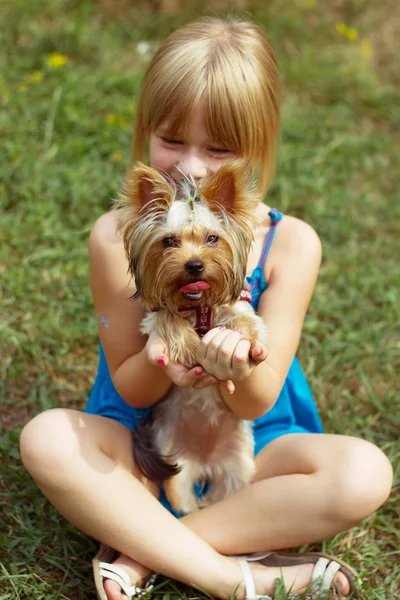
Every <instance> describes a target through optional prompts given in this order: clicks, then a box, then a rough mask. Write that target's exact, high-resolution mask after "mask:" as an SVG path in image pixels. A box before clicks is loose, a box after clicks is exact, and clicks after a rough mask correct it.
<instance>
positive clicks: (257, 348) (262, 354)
mask: <svg viewBox="0 0 400 600" xmlns="http://www.w3.org/2000/svg"><path fill="white" fill-rule="evenodd" d="M267 356H268V352H267V349H266V347H265V346H264V345H263V344H260V342H256V344H255V345H254V347H253V348H252V350H251V358H252V359H253V360H254V362H255V363H256V364H259V363H260V362H263V360H265V359H266V358H267Z"/></svg>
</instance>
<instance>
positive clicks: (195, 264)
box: [185, 260, 204, 275]
mask: <svg viewBox="0 0 400 600" xmlns="http://www.w3.org/2000/svg"><path fill="white" fill-rule="evenodd" d="M185 269H186V271H187V272H188V273H189V275H200V273H202V272H203V271H204V265H203V263H202V262H201V260H190V261H189V262H187V263H186V265H185Z"/></svg>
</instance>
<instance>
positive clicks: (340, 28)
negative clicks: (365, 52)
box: [336, 23, 347, 35]
mask: <svg viewBox="0 0 400 600" xmlns="http://www.w3.org/2000/svg"><path fill="white" fill-rule="evenodd" d="M336 31H337V32H338V33H341V34H342V35H346V31H347V27H346V25H345V24H344V23H336Z"/></svg>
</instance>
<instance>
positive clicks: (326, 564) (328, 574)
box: [311, 557, 340, 592]
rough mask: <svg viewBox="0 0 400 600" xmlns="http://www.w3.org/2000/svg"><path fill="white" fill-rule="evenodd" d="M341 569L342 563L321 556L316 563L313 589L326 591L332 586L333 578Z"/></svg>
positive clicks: (313, 574) (312, 577)
mask: <svg viewBox="0 0 400 600" xmlns="http://www.w3.org/2000/svg"><path fill="white" fill-rule="evenodd" d="M339 569H340V564H339V563H337V562H336V561H335V560H329V558H324V557H321V558H320V559H319V560H318V561H317V562H316V564H315V567H314V570H313V573H312V576H311V579H312V584H311V589H312V590H313V591H318V592H326V591H327V590H329V589H330V588H331V586H332V582H333V578H334V577H335V575H336V573H337V572H338V571H339Z"/></svg>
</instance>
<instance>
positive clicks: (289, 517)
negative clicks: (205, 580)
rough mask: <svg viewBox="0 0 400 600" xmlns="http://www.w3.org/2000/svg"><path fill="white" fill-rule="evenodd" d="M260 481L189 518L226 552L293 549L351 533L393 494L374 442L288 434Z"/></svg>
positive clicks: (262, 461) (265, 455) (272, 449)
mask: <svg viewBox="0 0 400 600" xmlns="http://www.w3.org/2000/svg"><path fill="white" fill-rule="evenodd" d="M256 464H257V471H256V475H255V477H254V483H253V484H252V485H251V486H249V487H248V488H245V489H243V490H241V491H239V492H238V493H237V494H235V495H234V496H231V497H230V498H228V499H226V500H224V501H223V502H220V503H218V504H214V505H213V506H210V507H208V508H205V509H203V510H201V511H199V512H196V513H192V514H190V515H188V516H186V517H184V518H183V519H182V520H183V522H184V523H185V525H187V526H188V527H190V529H192V531H195V532H196V533H197V534H198V535H200V536H201V537H202V538H203V539H204V540H206V541H207V542H208V543H209V544H210V545H211V546H212V547H213V548H215V549H216V550H218V552H221V553H223V554H237V553H248V552H255V551H259V550H277V549H283V548H292V547H296V546H301V545H303V544H308V543H311V542H316V541H321V540H323V539H327V538H329V537H331V536H333V535H335V534H337V533H339V532H340V531H345V530H347V529H349V528H350V527H352V526H353V525H355V524H356V523H359V522H360V521H361V520H362V519H364V518H365V517H367V516H368V515H370V514H371V513H372V512H374V511H375V510H377V509H378V508H379V507H380V506H381V505H382V504H383V503H384V502H385V500H386V499H387V497H388V496H389V494H390V490H391V484H392V467H391V465H390V462H389V460H388V459H387V457H386V456H385V455H384V454H383V452H381V450H379V449H378V448H377V447H376V446H374V445H373V444H371V443H369V442H366V441H364V440H362V439H359V438H354V437H349V436H340V435H328V434H290V435H284V436H282V437H280V438H278V439H276V440H274V441H273V442H271V443H270V444H268V446H266V447H265V448H264V450H262V452H260V454H259V455H258V456H257V459H256Z"/></svg>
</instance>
